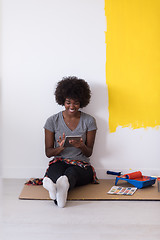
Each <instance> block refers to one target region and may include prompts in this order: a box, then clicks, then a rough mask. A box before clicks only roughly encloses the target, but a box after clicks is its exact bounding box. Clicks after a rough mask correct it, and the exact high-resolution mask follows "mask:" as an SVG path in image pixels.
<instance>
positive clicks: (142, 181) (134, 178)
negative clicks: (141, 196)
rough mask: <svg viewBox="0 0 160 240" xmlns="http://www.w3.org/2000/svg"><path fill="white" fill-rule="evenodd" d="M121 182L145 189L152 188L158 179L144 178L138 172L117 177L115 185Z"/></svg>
mask: <svg viewBox="0 0 160 240" xmlns="http://www.w3.org/2000/svg"><path fill="white" fill-rule="evenodd" d="M119 180H122V181H126V182H128V183H130V184H132V185H133V186H135V187H136V188H143V187H148V186H152V185H153V184H154V183H155V181H156V178H154V177H149V176H143V175H142V173H141V172H140V171H138V172H133V173H129V174H125V175H123V176H122V177H116V181H115V185H117V183H118V181H119Z"/></svg>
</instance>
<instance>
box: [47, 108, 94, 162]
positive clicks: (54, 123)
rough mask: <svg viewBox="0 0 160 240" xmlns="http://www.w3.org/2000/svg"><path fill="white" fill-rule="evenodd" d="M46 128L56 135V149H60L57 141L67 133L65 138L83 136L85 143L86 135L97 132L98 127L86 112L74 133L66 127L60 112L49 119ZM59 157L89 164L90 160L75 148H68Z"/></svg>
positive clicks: (82, 113) (82, 114)
mask: <svg viewBox="0 0 160 240" xmlns="http://www.w3.org/2000/svg"><path fill="white" fill-rule="evenodd" d="M44 128H45V129H47V130H49V131H51V132H54V135H55V147H58V146H59V145H58V143H57V140H58V139H59V136H61V137H62V135H63V133H65V136H75V135H81V136H82V139H83V141H84V142H85V141H86V133H87V132H88V131H92V130H96V129H97V125H96V121H95V119H94V118H93V117H92V116H90V115H89V114H86V113H84V112H81V116H80V120H79V123H78V125H77V127H76V128H75V129H74V130H73V131H72V130H70V129H69V128H68V126H67V125H66V123H65V121H64V119H63V114H62V112H59V113H57V114H54V115H52V116H51V117H49V118H48V119H47V121H46V123H45V125H44ZM57 157H63V158H68V159H74V160H81V161H86V162H89V160H90V159H89V158H87V157H86V156H85V155H84V154H83V153H82V152H81V150H80V149H79V148H75V147H66V148H65V149H64V150H63V151H62V152H61V153H60V154H59V156H57Z"/></svg>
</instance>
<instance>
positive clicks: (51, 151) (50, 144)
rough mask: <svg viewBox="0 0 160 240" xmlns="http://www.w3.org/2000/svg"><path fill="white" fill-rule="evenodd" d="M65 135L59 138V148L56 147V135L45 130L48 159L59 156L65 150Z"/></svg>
mask: <svg viewBox="0 0 160 240" xmlns="http://www.w3.org/2000/svg"><path fill="white" fill-rule="evenodd" d="M64 139H65V135H64V134H63V136H62V138H61V137H59V140H58V143H59V147H57V148H55V147H54V141H55V137H54V133H53V132H51V131H49V130H47V129H45V153H46V156H47V157H48V158H50V157H53V156H57V155H59V154H60V153H61V152H62V151H63V150H64V147H63V143H64Z"/></svg>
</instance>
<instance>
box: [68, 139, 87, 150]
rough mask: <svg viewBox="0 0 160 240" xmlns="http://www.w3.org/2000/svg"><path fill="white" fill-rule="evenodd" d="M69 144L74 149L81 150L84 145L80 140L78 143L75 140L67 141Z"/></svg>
mask: <svg viewBox="0 0 160 240" xmlns="http://www.w3.org/2000/svg"><path fill="white" fill-rule="evenodd" d="M69 143H70V144H71V145H72V146H73V147H76V148H81V147H82V146H83V145H84V142H83V139H82V138H81V139H80V141H77V140H69Z"/></svg>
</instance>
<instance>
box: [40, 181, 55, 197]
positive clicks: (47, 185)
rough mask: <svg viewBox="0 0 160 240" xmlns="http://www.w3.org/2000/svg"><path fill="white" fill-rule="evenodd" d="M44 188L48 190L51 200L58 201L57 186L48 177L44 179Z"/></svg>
mask: <svg viewBox="0 0 160 240" xmlns="http://www.w3.org/2000/svg"><path fill="white" fill-rule="evenodd" d="M43 187H44V188H45V189H47V190H48V192H49V196H50V198H51V199H53V200H55V199H56V184H55V183H54V182H53V181H52V180H51V179H50V178H48V177H44V178H43Z"/></svg>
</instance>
